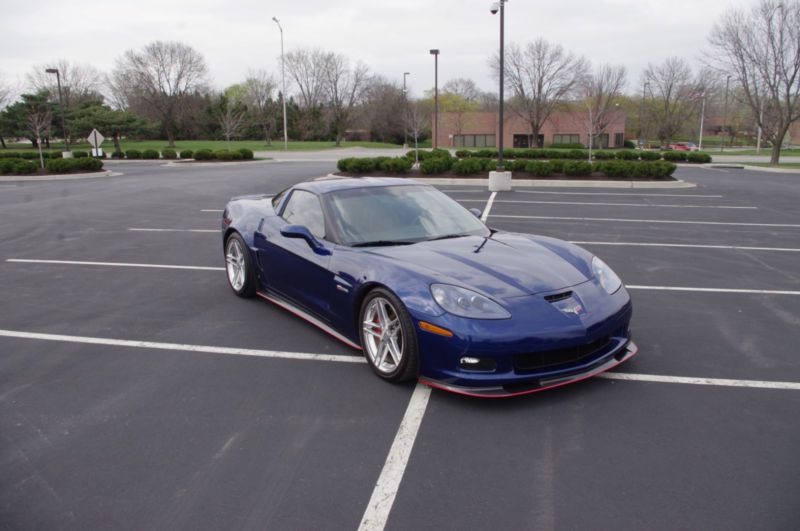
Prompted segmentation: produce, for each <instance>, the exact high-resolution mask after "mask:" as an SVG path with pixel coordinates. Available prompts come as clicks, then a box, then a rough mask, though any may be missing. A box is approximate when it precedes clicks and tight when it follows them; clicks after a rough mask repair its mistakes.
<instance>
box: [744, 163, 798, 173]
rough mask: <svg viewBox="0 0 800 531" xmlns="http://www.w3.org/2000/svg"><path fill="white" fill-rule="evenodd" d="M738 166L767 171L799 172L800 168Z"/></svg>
mask: <svg viewBox="0 0 800 531" xmlns="http://www.w3.org/2000/svg"><path fill="white" fill-rule="evenodd" d="M740 167H741V168H744V169H745V170H749V171H764V172H767V173H788V174H792V173H795V174H797V173H800V168H772V167H770V166H748V165H746V164H745V165H744V166H740Z"/></svg>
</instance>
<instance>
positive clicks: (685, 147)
mask: <svg viewBox="0 0 800 531" xmlns="http://www.w3.org/2000/svg"><path fill="white" fill-rule="evenodd" d="M669 148H670V149H672V150H675V151H700V148H699V147H697V144H695V143H694V142H676V143H674V144H670V145H669Z"/></svg>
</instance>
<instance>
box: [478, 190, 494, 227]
mask: <svg viewBox="0 0 800 531" xmlns="http://www.w3.org/2000/svg"><path fill="white" fill-rule="evenodd" d="M495 197H497V192H492V195H490V196H489V200H488V201H487V202H486V207H485V208H484V209H483V214H481V221H483V222H484V223H486V219H487V218H488V217H489V212H491V211H492V205H493V204H494V198H495Z"/></svg>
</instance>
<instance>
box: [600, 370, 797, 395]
mask: <svg viewBox="0 0 800 531" xmlns="http://www.w3.org/2000/svg"><path fill="white" fill-rule="evenodd" d="M597 376H598V378H605V379H608V380H627V381H636V382H657V383H678V384H686V385H716V386H720V387H750V388H753V389H788V390H792V391H800V383H795V382H767V381H763V380H726V379H722V378H687V377H684V376H661V375H657V374H630V373H623V372H605V373H603V374H598V375H597Z"/></svg>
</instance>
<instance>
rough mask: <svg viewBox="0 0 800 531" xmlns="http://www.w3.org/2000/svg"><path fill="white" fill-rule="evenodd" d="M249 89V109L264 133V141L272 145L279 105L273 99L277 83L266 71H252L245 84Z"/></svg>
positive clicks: (247, 96)
mask: <svg viewBox="0 0 800 531" xmlns="http://www.w3.org/2000/svg"><path fill="white" fill-rule="evenodd" d="M244 86H245V88H246V89H247V94H246V98H247V107H248V109H249V110H250V113H251V115H252V116H253V118H254V120H255V122H256V123H258V126H259V127H260V128H261V130H262V131H263V132H264V141H265V142H266V143H267V145H268V146H269V145H272V131H273V129H274V127H275V114H276V111H277V104H276V102H275V100H274V98H273V95H274V94H275V90H276V89H277V86H278V85H277V83H276V82H275V79H274V78H273V77H272V76H271V75H270V74H268V73H267V72H266V71H264V70H256V71H251V72H250V73H249V74H248V75H247V79H246V80H245V82H244Z"/></svg>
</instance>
